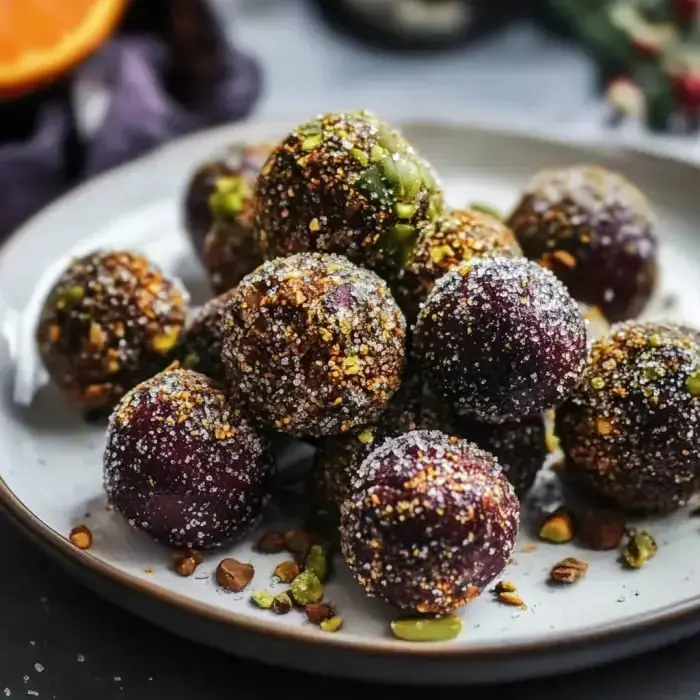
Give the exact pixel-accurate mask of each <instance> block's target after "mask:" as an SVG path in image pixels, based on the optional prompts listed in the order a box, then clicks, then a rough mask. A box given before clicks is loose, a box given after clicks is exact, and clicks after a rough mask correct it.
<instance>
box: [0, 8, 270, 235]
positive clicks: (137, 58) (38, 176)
mask: <svg viewBox="0 0 700 700" xmlns="http://www.w3.org/2000/svg"><path fill="white" fill-rule="evenodd" d="M149 2H152V3H153V5H152V6H151V7H150V8H149V10H150V12H148V13H145V16H147V17H148V18H149V22H151V23H152V22H153V17H154V14H153V13H154V12H159V13H160V15H161V17H159V18H158V19H159V22H158V24H159V25H160V26H156V27H153V26H148V27H144V26H143V23H140V22H139V18H138V16H137V15H135V13H133V12H132V14H131V16H130V17H127V18H126V20H125V29H124V30H123V31H122V32H120V33H119V34H117V35H116V36H115V37H114V38H113V40H112V41H110V42H109V43H108V44H107V45H106V46H105V47H104V48H103V49H102V50H101V51H100V52H99V53H98V54H97V55H95V56H94V57H93V58H92V59H91V60H90V61H89V62H87V63H86V64H85V65H84V66H82V67H81V68H79V69H78V71H77V73H76V75H75V76H73V78H72V79H70V80H69V81H67V82H66V84H65V86H64V87H59V88H58V89H57V88H52V89H51V90H50V91H47V93H46V95H45V97H42V95H39V96H38V97H37V96H36V95H34V96H32V97H31V98H30V99H31V101H32V103H31V106H30V108H27V107H26V105H24V104H21V103H22V101H18V102H17V103H4V104H1V105H0V108H1V110H2V111H1V112H0V191H1V192H2V206H0V240H2V239H3V238H5V237H6V236H7V235H8V234H9V233H10V232H11V231H12V230H13V229H14V228H16V227H17V226H18V225H20V224H21V223H22V222H23V221H24V220H26V218H27V217H29V216H31V215H32V214H33V213H34V212H36V211H37V210H38V209H40V208H41V207H43V206H44V205H46V204H47V203H48V202H50V201H51V200H52V199H53V198H55V197H56V196H58V195H59V194H61V193H62V192H64V191H65V190H66V189H68V188H70V187H71V186H72V185H74V184H76V183H77V182H80V181H81V180H82V179H84V178H86V177H90V176H92V175H95V174H96V173H100V172H103V171H105V170H107V169H109V168H112V167H114V166H116V165H119V164H121V163H124V162H126V161H128V160H130V159H132V158H135V157H136V156H139V155H141V154H143V153H145V152H146V151H148V150H150V149H151V148H153V147H154V146H157V145H159V144H162V143H164V142H166V141H168V140H170V139H172V138H173V137H175V136H179V135H182V134H186V133H189V132H191V131H194V130H197V129H202V128H206V127H209V126H214V125H216V124H220V123H223V122H228V121H234V120H236V119H240V118H242V117H244V116H246V115H247V114H248V113H249V112H250V111H251V110H252V108H253V106H254V104H255V102H256V101H257V98H258V96H259V93H260V88H261V76H260V71H259V68H258V66H257V64H256V63H255V62H254V61H253V60H252V59H251V58H249V57H248V56H246V55H244V54H242V53H240V52H238V51H237V50H236V49H234V48H233V47H231V46H229V45H228V43H227V42H226V41H225V39H224V37H223V36H222V34H221V33H220V30H219V29H218V25H217V21H216V18H215V17H214V16H213V15H212V13H211V12H210V10H209V8H208V6H207V5H206V3H205V2H204V1H203V0H202V1H200V0H167V2H154V0H142V2H141V6H140V7H139V2H138V0H136V2H135V3H134V5H132V9H133V8H136V10H137V11H141V12H143V7H145V5H146V3H149ZM134 16H136V19H135V20H134ZM86 75H89V76H90V79H91V80H93V81H94V80H96V81H98V82H99V83H100V84H102V85H103V86H105V87H107V88H108V91H109V94H110V97H109V100H108V104H107V107H106V111H105V113H104V115H103V116H102V118H101V120H100V123H99V124H98V125H97V127H96V128H94V129H92V130H91V131H90V133H85V131H84V130H83V129H81V128H80V127H79V125H78V124H77V120H76V115H75V113H74V111H73V109H72V107H71V99H72V98H71V90H72V89H73V88H74V86H75V85H76V83H77V81H80V80H82V79H84V77H85V76H86ZM13 110H16V112H17V116H16V117H15V118H14V121H15V122H16V120H17V118H20V119H21V118H26V115H27V113H29V114H30V115H31V126H30V129H29V133H28V134H22V135H21V137H20V138H18V137H17V134H15V133H9V134H8V133H5V132H6V131H8V129H7V125H8V124H10V123H14V122H13ZM20 114H21V116H19V115H20Z"/></svg>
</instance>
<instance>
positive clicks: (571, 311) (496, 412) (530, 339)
mask: <svg viewBox="0 0 700 700" xmlns="http://www.w3.org/2000/svg"><path fill="white" fill-rule="evenodd" d="M415 352H416V355H417V356H418V357H419V358H420V361H421V363H422V365H423V368H424V371H425V373H426V376H427V378H428V380H429V382H430V384H431V386H432V388H433V390H434V391H435V392H436V393H438V394H439V395H441V396H442V397H443V398H444V399H446V400H447V401H448V402H449V403H450V405H451V406H452V407H453V409H454V411H455V412H456V413H457V414H458V415H468V416H471V417H472V418H475V419H476V420H482V421H488V422H501V421H505V420H515V419H518V418H524V417H526V416H531V415H535V414H537V413H540V412H542V411H543V410H545V409H547V408H549V407H551V406H554V405H557V404H558V403H560V402H561V401H562V400H564V399H565V398H566V396H567V395H568V394H569V393H570V392H571V391H572V390H573V389H574V387H575V386H576V384H577V383H578V381H579V379H580V377H581V373H582V372H583V368H584V365H585V359H586V324H585V321H584V319H583V317H582V315H581V312H580V310H579V308H578V306H577V304H576V302H574V300H573V299H572V298H571V297H570V296H569V294H568V292H567V291H566V289H565V288H564V286H563V285H562V283H561V282H559V280H558V279H557V278H556V277H555V276H554V275H553V274H552V273H551V272H550V271H549V270H545V269H544V268H541V267H540V266H539V265H536V264H535V263H533V262H530V261H528V260H525V259H519V258H513V259H508V258H484V259H479V260H473V261H467V262H464V263H461V264H460V265H459V266H458V267H456V268H455V269H454V270H452V271H450V272H449V273H447V274H446V275H445V276H443V277H442V278H440V280H438V282H437V283H436V285H435V288H434V289H433V291H432V293H431V294H430V296H429V297H428V299H427V301H426V302H425V305H424V306H423V309H422V310H421V313H420V315H419V317H418V322H417V323H416V331H415Z"/></svg>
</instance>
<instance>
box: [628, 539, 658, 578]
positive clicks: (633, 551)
mask: <svg viewBox="0 0 700 700" xmlns="http://www.w3.org/2000/svg"><path fill="white" fill-rule="evenodd" d="M657 549H658V546H657V544H656V540H654V538H653V537H652V536H651V535H650V534H649V533H648V532H644V531H642V532H630V534H629V539H628V541H627V544H626V545H625V547H624V549H623V550H622V559H623V561H624V562H625V564H627V566H629V567H630V568H632V569H639V568H640V567H642V566H644V564H646V563H647V562H648V561H649V559H651V558H652V557H653V556H654V555H655V554H656V550H657Z"/></svg>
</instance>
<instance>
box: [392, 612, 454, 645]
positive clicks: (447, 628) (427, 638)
mask: <svg viewBox="0 0 700 700" xmlns="http://www.w3.org/2000/svg"><path fill="white" fill-rule="evenodd" d="M391 631H392V632H393V633H394V636H395V637H398V638H399V639H403V640H404V641H407V642H447V641H449V640H450V639H454V638H455V637H457V635H459V633H460V632H461V631H462V621H461V620H460V619H459V618H458V617H456V616H455V615H444V616H442V617H414V618H402V619H399V620H394V621H393V622H392V623H391Z"/></svg>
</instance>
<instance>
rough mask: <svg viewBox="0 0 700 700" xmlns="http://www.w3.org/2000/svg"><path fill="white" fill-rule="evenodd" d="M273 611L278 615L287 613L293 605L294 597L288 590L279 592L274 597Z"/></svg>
mask: <svg viewBox="0 0 700 700" xmlns="http://www.w3.org/2000/svg"><path fill="white" fill-rule="evenodd" d="M271 607H272V612H273V613H276V614H277V615H286V614H287V613H288V612H289V611H290V610H291V609H292V607H294V606H293V605H292V599H291V598H290V597H289V594H288V593H286V592H283V593H278V594H277V595H276V596H274V597H273V598H272V606H271Z"/></svg>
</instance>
